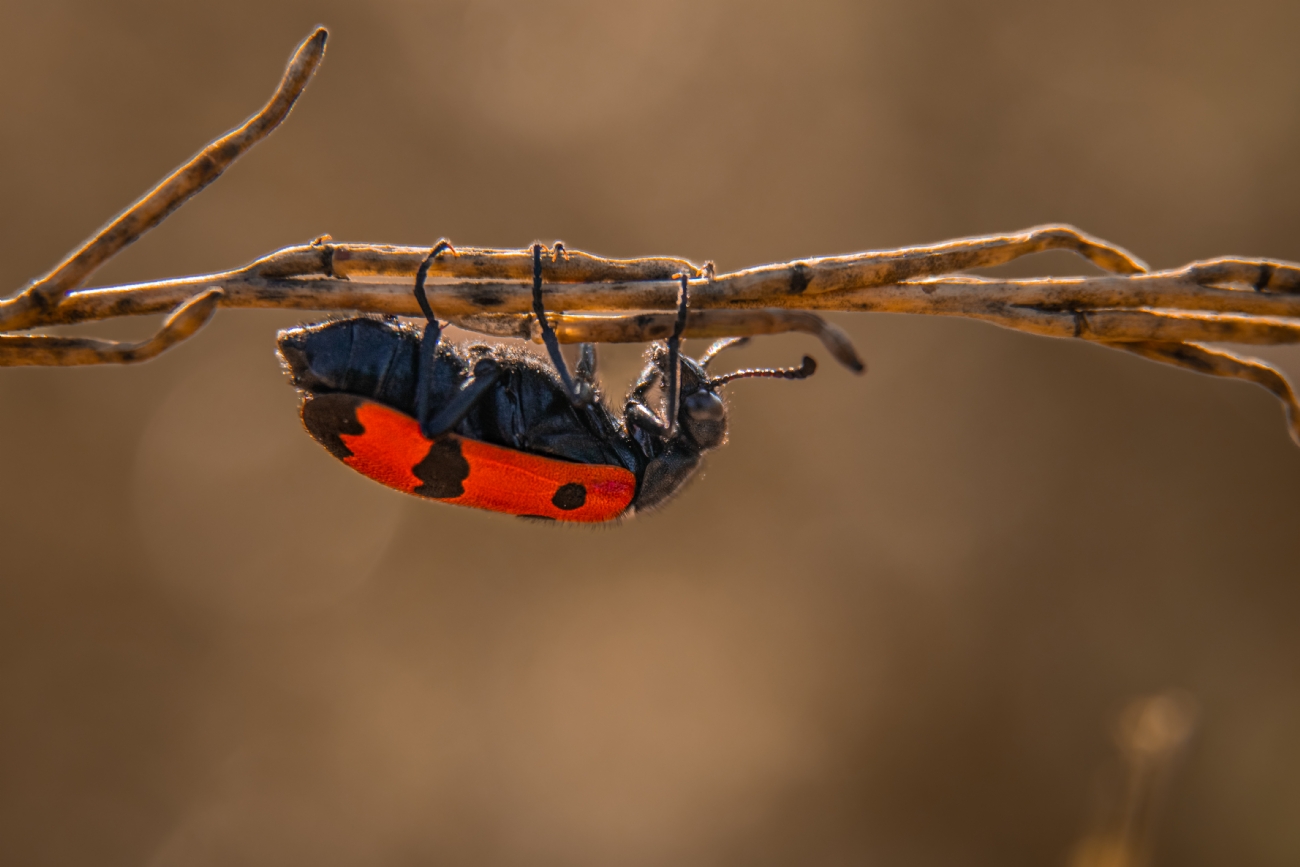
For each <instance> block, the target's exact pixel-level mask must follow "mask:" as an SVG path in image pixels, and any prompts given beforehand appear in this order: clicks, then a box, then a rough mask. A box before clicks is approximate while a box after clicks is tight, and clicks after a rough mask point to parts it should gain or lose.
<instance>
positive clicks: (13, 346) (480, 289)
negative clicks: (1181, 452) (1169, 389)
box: [0, 29, 1300, 442]
mask: <svg viewBox="0 0 1300 867" xmlns="http://www.w3.org/2000/svg"><path fill="white" fill-rule="evenodd" d="M325 38H326V34H325V31H324V30H323V29H321V30H317V31H316V32H315V33H314V34H313V35H312V36H311V37H309V38H308V39H307V41H305V42H304V43H303V44H302V46H300V47H299V48H298V50H297V52H296V53H295V55H294V57H293V58H292V60H291V61H290V63H289V68H288V70H287V71H286V73H285V76H284V79H283V81H281V83H280V87H279V88H278V89H277V90H276V93H275V95H274V96H273V97H272V98H271V101H270V102H269V103H268V104H267V106H266V107H265V108H264V109H263V110H262V111H261V112H259V113H258V114H256V115H254V116H253V118H251V119H250V120H249V121H248V122H247V123H245V124H244V125H243V126H241V127H239V128H238V129H236V130H234V131H232V132H231V133H229V134H227V135H226V136H223V137H222V138H220V139H218V140H217V141H215V142H213V143H212V144H211V145H209V146H208V147H207V148H205V149H204V150H203V151H202V152H200V153H199V155H198V156H196V157H195V158H194V159H192V160H191V161H190V162H188V163H186V164H185V165H184V166H182V167H181V168H179V169H177V170H176V171H175V172H174V173H173V174H172V175H170V176H169V177H168V178H167V179H165V180H164V181H163V182H162V183H160V184H159V185H158V186H157V187H156V188H155V189H154V190H152V191H151V192H150V193H148V194H146V195H145V196H144V197H143V198H141V199H140V200H139V201H138V202H136V203H135V204H134V205H132V206H131V207H130V208H128V209H127V210H126V211H124V212H123V213H122V215H121V216H119V217H118V218H117V219H115V220H114V221H113V222H111V223H110V224H109V225H108V226H106V227H105V228H104V229H103V230H101V231H100V232H99V233H98V234H97V235H96V236H95V237H94V238H92V239H91V240H90V241H88V242H86V244H85V245H83V246H82V247H81V248H80V249H79V250H77V251H76V252H74V253H72V254H71V255H70V256H69V257H68V258H67V259H66V260H65V261H64V262H63V263H61V264H60V265H58V266H57V267H56V268H55V269H54V270H53V271H51V272H50V273H49V274H48V275H46V276H45V277H43V278H41V279H40V280H39V281H37V282H35V283H33V284H31V285H30V286H28V287H27V288H26V289H25V290H23V291H22V292H20V293H19V294H17V295H16V296H14V297H13V298H10V299H8V300H5V301H0V332H9V333H5V334H0V366H11V365H22V364H39V365H71V364H103V363H122V362H132V361H142V360H144V359H146V358H151V357H153V356H154V355H157V354H158V353H159V352H162V351H163V350H164V349H166V348H168V347H170V346H173V345H175V344H176V343H178V342H180V341H181V340H183V339H185V338H186V337H189V336H191V335H192V334H193V333H194V332H196V331H197V330H198V329H199V327H201V326H202V324H203V323H204V322H206V321H207V319H208V318H209V317H210V316H211V313H212V311H213V309H214V308H215V307H216V306H222V307H278V308H289V309H298V310H318V311H349V312H367V313H378V314H391V315H403V316H413V315H419V308H418V305H417V304H416V302H415V299H414V296H413V294H412V282H413V279H414V276H415V273H416V270H417V269H418V268H419V266H420V263H421V262H422V261H423V260H424V259H425V257H426V256H427V255H428V250H429V249H430V248H431V247H432V246H433V245H432V244H431V245H430V246H429V247H403V246H393V245H381V244H338V243H334V241H333V240H332V239H330V238H329V237H328V236H326V237H323V238H320V239H317V241H315V242H313V243H311V244H307V245H302V246H295V247H286V248H284V249H282V250H277V251H276V252H274V253H271V254H269V255H267V256H265V257H263V258H261V259H258V260H257V261H254V262H252V263H250V264H248V265H246V266H245V267H243V268H239V269H236V270H233V271H225V272H221V273H216V274H204V275H198V276H192V277H182V278H177V279H173V280H162V281H156V282H151V283H139V284H133V285H126V286H110V287H100V288H94V289H83V290H77V287H78V286H79V285H80V284H81V283H82V282H83V281H84V280H85V279H86V277H87V276H88V275H89V274H90V273H91V272H92V271H93V270H94V269H95V268H96V267H98V266H99V265H101V264H103V263H104V262H105V261H107V260H108V259H109V258H110V257H111V256H113V255H114V254H115V253H117V252H118V251H120V250H121V249H122V248H123V247H125V246H127V245H128V244H130V243H131V242H132V241H134V240H135V239H136V238H138V237H140V236H141V235H143V234H144V233H145V232H147V231H148V230H149V229H151V228H153V227H154V226H156V225H158V224H159V223H160V222H161V221H162V220H163V219H164V218H165V217H166V216H167V215H168V214H170V213H171V212H172V211H174V210H175V209H176V208H177V207H179V206H180V205H181V204H182V203H183V202H185V201H186V200H187V199H188V198H189V197H191V196H192V195H194V194H195V193H196V192H198V191H199V190H200V189H202V188H203V187H205V186H206V185H207V184H209V183H211V182H212V181H213V180H215V179H216V177H217V176H219V175H220V174H221V172H222V171H224V170H225V169H226V168H228V167H229V166H230V165H231V164H232V163H233V162H234V161H235V160H236V159H238V158H239V157H240V156H241V155H242V154H244V153H245V152H246V151H247V150H248V149H249V148H250V147H252V146H253V144H255V143H256V142H257V141H259V140H260V139H262V138H264V137H265V136H266V135H267V134H268V133H269V132H270V131H271V130H273V129H274V128H275V127H276V126H277V125H278V124H279V123H280V122H281V121H283V120H284V118H285V117H286V116H287V115H288V112H289V110H290V108H292V106H293V104H294V102H295V101H296V100H297V98H298V96H299V95H301V93H302V91H303V89H304V88H305V87H306V85H307V83H308V81H310V79H311V76H312V74H313V73H314V72H315V70H316V68H317V67H318V66H319V64H320V61H321V58H322V57H323V54H324V48H325ZM1044 250H1068V251H1071V252H1074V253H1076V254H1078V255H1079V256H1081V257H1083V258H1085V259H1087V260H1088V261H1090V262H1092V263H1093V264H1094V265H1096V266H1098V267H1099V268H1101V269H1102V270H1103V271H1107V272H1110V273H1107V274H1104V275H1101V276H1095V277H1074V278H1038V279H1028V280H1023V279H1022V280H998V279H986V278H979V277H972V276H968V275H963V274H956V273H954V272H958V271H962V270H965V269H969V268H979V267H987V266H991V265H1000V264H1004V263H1006V262H1010V261H1012V260H1014V259H1017V258H1019V257H1021V256H1025V255H1028V254H1030V253H1037V252H1040V251H1044ZM680 274H686V275H687V276H688V277H689V278H691V280H692V284H691V292H690V297H691V307H692V311H691V314H690V317H689V319H688V323H687V331H686V336H688V337H729V336H750V335H757V334H775V333H781V332H787V331H801V332H806V333H810V334H813V335H816V336H817V337H818V338H819V339H821V340H822V342H823V343H824V344H825V345H826V346H827V348H828V349H829V350H830V351H831V352H832V354H833V355H834V356H835V357H836V358H837V359H839V360H840V361H841V362H842V363H843V364H845V365H846V366H848V367H850V368H854V369H860V367H861V361H860V359H858V357H857V354H856V352H855V351H854V350H853V347H852V345H851V344H850V343H849V341H848V338H847V337H846V336H845V335H844V334H843V332H841V331H839V330H838V329H836V328H834V327H833V326H831V325H830V324H828V323H826V322H825V321H824V320H823V319H821V317H820V316H818V315H817V312H815V311H857V312H883V313H914V314H925V315H940V316H962V317H966V318H970V319H978V320H981V321H984V322H990V323H993V324H996V325H1001V326H1003V327H1006V328H1012V329H1015V330H1018V331H1026V332H1029V333H1031V334H1039V335H1043V336H1049V337H1062V338H1074V339H1081V340H1087V341H1091V342H1095V343H1098V344H1100V345H1103V346H1110V347H1113V348H1117V349H1124V350H1126V351H1129V352H1133V353H1135V354H1138V355H1142V356H1143V357H1146V358H1149V359H1152V360H1155V361H1159V362H1162V363H1165V364H1172V365H1175V366H1178V367H1183V368H1187V369H1191V370H1197V371H1199V372H1202V373H1208V374H1211V375H1215V376H1229V377H1234V378H1239V379H1246V380H1248V381H1251V382H1255V383H1257V384H1259V385H1262V386H1264V387H1265V388H1267V389H1269V390H1270V391H1271V392H1272V393H1273V394H1275V395H1276V396H1277V397H1278V398H1279V399H1280V400H1281V401H1282V402H1283V404H1284V406H1285V407H1286V409H1287V412H1288V418H1289V420H1290V423H1291V430H1292V435H1293V436H1294V437H1296V439H1297V442H1300V423H1298V422H1297V419H1298V418H1300V405H1297V402H1296V397H1295V394H1294V392H1293V391H1292V389H1291V387H1290V385H1289V384H1288V383H1287V381H1286V379H1285V378H1284V377H1283V376H1282V375H1281V373H1279V372H1278V371H1277V370H1275V369H1274V368H1272V367H1270V366H1269V365H1267V364H1265V363H1264V362H1262V361H1257V360H1253V359H1247V358H1241V357H1238V356H1236V355H1232V354H1230V353H1227V352H1224V351H1221V350H1217V349H1212V348H1209V347H1206V346H1204V345H1203V344H1205V343H1211V342H1233V343H1255V344H1278V343H1294V342H1298V341H1300V265H1296V264H1292V263H1288V262H1280V261H1274V260H1268V259H1232V258H1225V259H1215V260H1210V261H1206V262H1196V263H1193V264H1191V265H1188V266H1185V267H1183V268H1178V269H1174V270H1167V271H1157V272H1147V271H1146V266H1145V265H1143V264H1142V262H1141V261H1140V260H1138V259H1137V258H1136V257H1134V256H1133V255H1131V254H1130V253H1128V252H1127V251H1125V250H1123V249H1120V248H1119V247H1116V246H1114V245H1113V244H1109V243H1107V242H1106V241H1103V240H1101V239H1098V238H1095V237H1092V236H1090V235H1086V234H1084V233H1083V232H1080V231H1079V230H1078V229H1075V228H1073V227H1071V226H1065V225H1051V226H1039V227H1036V228H1033V229H1027V230H1025V231H1022V232H1016V233H1011V234H1006V235H990V236H985V237H978V238H963V239H958V240H953V241H946V242H944V243H941V244H934V245H929V246H924V247H910V248H905V249H900V250H887V251H876V252H867V253H857V254H853V255H848V256H832V257H821V258H814V259H803V260H798V261H792V262H783V263H777V264H771V265H762V266H759V267H756V268H749V269H746V270H742V271H736V272H733V273H730V274H715V273H714V270H713V267H712V265H711V264H709V265H706V266H704V267H700V266H697V265H695V264H694V263H692V262H689V261H686V260H684V259H677V258H669V257H657V258H643V259H607V258H604V257H601V256H596V255H592V254H589V253H584V252H581V251H575V250H561V249H560V248H559V247H558V245H557V247H556V249H555V251H554V253H553V255H551V256H548V257H546V260H545V265H544V273H543V279H544V288H543V291H544V295H545V301H546V306H547V307H548V308H549V309H551V310H554V311H556V312H555V313H554V314H550V315H551V316H552V322H553V324H554V325H555V326H556V330H557V333H558V336H559V338H560V340H561V341H563V342H629V341H634V342H640V341H651V340H656V339H660V338H662V337H663V336H665V335H666V334H667V331H668V328H669V327H670V322H671V319H672V317H671V316H668V315H664V314H661V313H655V312H654V311H668V310H672V309H673V308H674V305H675V303H676V299H677V292H678V288H679V284H678V282H677V275H680ZM531 278H532V254H531V247H524V248H521V249H518V250H493V249H484V248H471V247H458V248H455V249H454V250H449V251H447V252H444V253H442V254H440V255H439V256H437V257H436V258H435V259H434V261H433V262H432V264H431V267H430V269H429V281H428V283H427V285H426V290H427V293H428V299H429V302H430V304H431V306H432V308H433V310H434V311H435V313H436V314H437V315H439V316H440V317H443V318H445V319H449V320H451V321H453V322H455V323H457V324H458V325H461V326H463V327H466V328H469V329H471V330H475V331H479V332H482V333H485V334H491V335H498V336H502V335H508V336H519V337H528V338H532V339H534V340H535V339H537V337H538V334H537V332H538V330H539V329H538V328H537V325H536V320H535V318H534V317H533V316H532V314H531V311H532V287H531ZM74 290H76V291H74ZM172 310H175V311H176V313H175V314H174V315H173V316H172V317H171V318H170V319H169V320H168V321H167V323H166V324H165V325H164V326H163V328H162V330H161V331H159V333H158V334H157V335H156V336H155V337H153V338H152V339H150V340H148V341H144V342H143V343H140V344H115V343H109V342H105V341H97V340H93V339H89V338H68V337H55V336H47V335H30V334H25V335H15V334H13V333H12V332H15V331H23V330H27V329H32V328H39V327H43V326H52V325H66V324H72V323H78V322H86V321H93V320H101V319H109V318H112V317H117V316H137V315H145V314H156V313H163V312H167V311H172ZM589 314H602V315H589Z"/></svg>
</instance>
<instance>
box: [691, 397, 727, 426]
mask: <svg viewBox="0 0 1300 867" xmlns="http://www.w3.org/2000/svg"><path fill="white" fill-rule="evenodd" d="M682 410H683V411H684V412H685V413H686V414H687V415H689V416H691V417H692V418H697V419H699V420H701V421H721V420H722V417H723V416H725V415H726V410H725V409H724V408H723V406H722V398H720V397H718V396H717V395H716V394H714V393H713V392H710V391H697V392H695V393H694V394H691V395H687V397H686V399H685V400H683V401H682Z"/></svg>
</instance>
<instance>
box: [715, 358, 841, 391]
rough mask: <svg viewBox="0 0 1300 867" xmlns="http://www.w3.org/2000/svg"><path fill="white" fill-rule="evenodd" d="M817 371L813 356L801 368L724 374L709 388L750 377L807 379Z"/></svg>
mask: <svg viewBox="0 0 1300 867" xmlns="http://www.w3.org/2000/svg"><path fill="white" fill-rule="evenodd" d="M816 371H817V359H815V358H813V357H812V356H811V355H805V356H804V357H803V364H802V365H800V366H799V367H763V368H757V369H755V370H737V371H734V372H732V373H724V374H723V375H722V376H715V377H714V378H713V379H710V380H709V388H718V387H720V386H723V385H726V384H727V383H729V382H731V381H732V380H733V379H749V378H750V377H757V376H765V377H769V378H772V379H807V378H808V377H810V376H812V375H813V373H815V372H816Z"/></svg>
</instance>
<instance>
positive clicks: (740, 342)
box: [699, 337, 749, 370]
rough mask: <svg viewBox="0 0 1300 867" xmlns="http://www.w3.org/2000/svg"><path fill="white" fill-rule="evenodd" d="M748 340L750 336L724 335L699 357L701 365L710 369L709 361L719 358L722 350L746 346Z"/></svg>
mask: <svg viewBox="0 0 1300 867" xmlns="http://www.w3.org/2000/svg"><path fill="white" fill-rule="evenodd" d="M748 342H749V338H748V337H724V338H723V339H721V340H719V341H717V342H715V343H714V344H713V345H712V346H710V347H709V348H708V349H706V350H704V354H703V355H701V356H700V358H699V365H700V367H703V368H704V369H705V370H708V369H709V362H711V361H712V360H713V359H715V358H717V357H718V353H719V352H722V351H723V350H724V349H734V348H735V347H737V346H744V345H745V344H746V343H748Z"/></svg>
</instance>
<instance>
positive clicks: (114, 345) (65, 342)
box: [0, 289, 221, 367]
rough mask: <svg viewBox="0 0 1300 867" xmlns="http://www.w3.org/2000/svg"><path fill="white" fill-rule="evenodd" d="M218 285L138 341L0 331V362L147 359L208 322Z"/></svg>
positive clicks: (43, 363) (39, 363)
mask: <svg viewBox="0 0 1300 867" xmlns="http://www.w3.org/2000/svg"><path fill="white" fill-rule="evenodd" d="M220 299H221V290H220V289H209V290H207V291H206V292H203V293H201V294H199V295H197V296H195V297H194V298H192V299H190V300H189V301H187V302H185V303H184V304H182V305H181V306H180V307H178V308H177V310H176V312H175V313H173V314H172V315H171V316H169V317H167V321H166V322H164V323H163V325H162V328H160V329H158V333H157V334H155V335H154V336H153V337H151V338H149V339H148V340H144V341H141V342H139V343H119V342H117V341H113V340H99V339H96V338H94V337H54V336H50V335H45V334H36V335H32V334H0V366H11V367H16V366H24V365H36V366H45V367H49V366H59V367H65V366H70V365H80V364H131V363H134V362H137V361H148V360H149V359H151V358H154V357H156V356H158V355H160V354H162V353H163V352H164V351H166V350H168V349H171V348H172V347H173V346H175V345H176V344H178V343H180V342H181V341H182V340H185V339H186V338H189V337H193V336H194V334H195V333H196V332H197V331H198V330H199V329H200V328H202V327H203V326H204V325H207V324H208V320H210V319H211V318H212V314H213V313H216V312H217V302H218V301H219V300H220Z"/></svg>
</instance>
